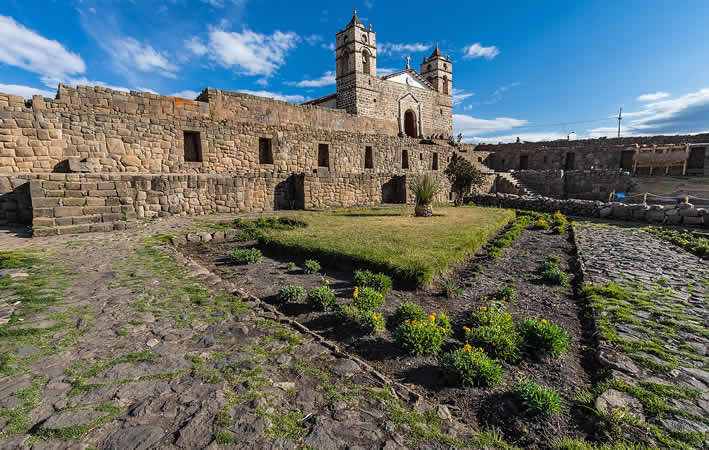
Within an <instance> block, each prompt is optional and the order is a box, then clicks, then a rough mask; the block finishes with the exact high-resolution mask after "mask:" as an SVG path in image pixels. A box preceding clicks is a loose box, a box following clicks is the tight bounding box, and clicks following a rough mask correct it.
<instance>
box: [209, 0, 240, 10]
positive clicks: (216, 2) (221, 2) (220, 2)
mask: <svg viewBox="0 0 709 450" xmlns="http://www.w3.org/2000/svg"><path fill="white" fill-rule="evenodd" d="M200 1H201V2H202V3H206V4H208V5H209V6H213V7H215V8H223V7H224V6H225V5H226V3H227V2H229V1H230V2H231V3H234V4H236V5H242V4H243V3H244V1H245V0H200Z"/></svg>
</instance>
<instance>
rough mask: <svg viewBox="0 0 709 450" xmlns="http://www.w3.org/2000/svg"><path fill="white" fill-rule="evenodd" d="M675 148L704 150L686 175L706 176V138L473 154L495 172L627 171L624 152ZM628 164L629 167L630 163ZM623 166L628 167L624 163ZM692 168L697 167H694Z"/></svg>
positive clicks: (500, 148)
mask: <svg viewBox="0 0 709 450" xmlns="http://www.w3.org/2000/svg"><path fill="white" fill-rule="evenodd" d="M702 143H707V146H706V147H705V146H702V145H698V144H702ZM678 144H680V145H682V144H688V145H689V146H690V147H691V148H695V147H696V148H697V149H698V150H699V149H701V148H703V149H704V152H703V155H700V156H701V159H702V160H701V161H693V164H692V167H688V168H687V173H688V174H689V175H696V176H709V134H696V135H687V136H640V137H627V138H614V139H583V140H574V141H565V140H559V141H550V142H524V143H518V144H496V145H478V146H477V148H476V150H479V151H485V152H488V153H490V155H488V156H487V158H486V159H485V163H486V164H487V165H488V166H489V167H491V168H493V169H495V170H498V171H505V170H520V169H523V170H526V169H529V170H547V169H554V170H561V169H566V170H574V169H575V170H583V169H619V168H625V169H626V170H629V169H630V167H623V166H624V161H623V153H624V152H634V151H635V150H636V149H643V148H645V149H650V148H652V147H653V146H669V145H678ZM691 148H690V149H691ZM630 163H631V164H630V165H632V159H631V160H630ZM625 165H626V166H628V161H627V160H626V161H625ZM694 165H696V166H697V167H693V166H694ZM644 170H647V169H644ZM681 171H682V169H681V167H679V168H678V167H674V168H672V169H671V172H670V174H675V175H677V174H681ZM662 173H664V170H663V171H662Z"/></svg>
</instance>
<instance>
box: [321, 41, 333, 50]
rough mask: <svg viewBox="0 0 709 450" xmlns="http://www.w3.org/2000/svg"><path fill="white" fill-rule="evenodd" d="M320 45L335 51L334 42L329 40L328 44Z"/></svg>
mask: <svg viewBox="0 0 709 450" xmlns="http://www.w3.org/2000/svg"><path fill="white" fill-rule="evenodd" d="M321 47H322V48H324V49H325V50H331V51H335V44H334V43H332V42H330V43H329V44H322V45H321Z"/></svg>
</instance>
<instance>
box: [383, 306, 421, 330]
mask: <svg viewBox="0 0 709 450" xmlns="http://www.w3.org/2000/svg"><path fill="white" fill-rule="evenodd" d="M424 319H426V313H425V312H424V310H423V308H422V307H420V306H419V305H417V304H416V303H414V302H409V301H406V302H404V303H400V304H399V305H398V306H397V307H396V311H395V312H394V316H393V317H392V319H391V322H392V323H391V325H393V326H394V327H398V326H399V325H401V324H402V323H404V322H405V321H407V320H408V321H412V320H424Z"/></svg>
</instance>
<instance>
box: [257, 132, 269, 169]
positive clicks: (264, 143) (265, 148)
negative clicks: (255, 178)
mask: <svg viewBox="0 0 709 450" xmlns="http://www.w3.org/2000/svg"><path fill="white" fill-rule="evenodd" d="M258 163H259V164H273V145H272V140H271V138H258Z"/></svg>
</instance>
